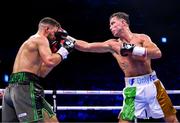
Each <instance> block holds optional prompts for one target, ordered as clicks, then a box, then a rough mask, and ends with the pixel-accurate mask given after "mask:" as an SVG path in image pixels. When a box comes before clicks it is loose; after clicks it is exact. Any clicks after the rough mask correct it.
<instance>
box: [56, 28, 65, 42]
mask: <svg viewBox="0 0 180 123" xmlns="http://www.w3.org/2000/svg"><path fill="white" fill-rule="evenodd" d="M54 35H55V37H56V40H59V41H60V40H62V39H65V38H66V37H67V36H68V33H67V31H66V30H64V29H62V28H61V29H59V30H58V31H57V32H55V34H54Z"/></svg>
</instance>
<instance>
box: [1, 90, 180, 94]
mask: <svg viewBox="0 0 180 123" xmlns="http://www.w3.org/2000/svg"><path fill="white" fill-rule="evenodd" d="M3 91H4V89H0V92H3ZM44 93H45V94H53V90H44ZM167 93H168V94H180V90H167ZM56 94H68V95H80V94H89V95H118V94H122V91H111V90H110V91H109V90H108V91H106V90H101V91H91V90H56Z"/></svg>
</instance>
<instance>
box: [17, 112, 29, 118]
mask: <svg viewBox="0 0 180 123" xmlns="http://www.w3.org/2000/svg"><path fill="white" fill-rule="evenodd" d="M25 116H27V113H21V114H18V117H19V118H21V117H25Z"/></svg>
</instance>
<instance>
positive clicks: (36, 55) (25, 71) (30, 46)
mask: <svg viewBox="0 0 180 123" xmlns="http://www.w3.org/2000/svg"><path fill="white" fill-rule="evenodd" d="M60 28H61V26H60V23H59V22H57V21H56V20H55V19H53V18H50V17H45V18H43V19H41V20H40V22H39V24H38V31H37V33H36V34H34V35H32V36H30V37H29V38H28V39H27V40H26V41H25V42H24V43H23V44H22V45H21V47H20V48H19V51H18V53H17V55H16V58H15V62H14V65H13V70H12V74H11V76H10V81H9V85H8V87H6V89H5V91H4V97H3V103H2V122H58V119H57V117H56V115H55V113H54V112H53V110H52V108H51V106H50V104H49V103H48V102H47V101H46V100H45V98H44V90H43V87H42V86H41V79H42V78H44V77H45V76H46V75H47V74H48V73H49V72H50V71H51V70H52V69H53V68H54V67H55V66H57V65H58V64H59V63H60V62H61V61H62V60H63V59H65V58H67V55H68V54H69V52H68V49H67V48H68V47H67V46H66V44H63V43H65V42H63V43H61V44H62V45H63V46H62V45H59V44H56V45H55V44H54V43H52V42H53V41H54V40H56V41H57V40H61V39H62V38H63V37H62V38H61V39H58V38H59V37H60V36H59V37H57V38H56V36H55V34H56V33H57V32H58V30H59V29H60ZM49 42H50V43H49ZM64 46H66V48H65V47H64ZM50 47H51V49H50Z"/></svg>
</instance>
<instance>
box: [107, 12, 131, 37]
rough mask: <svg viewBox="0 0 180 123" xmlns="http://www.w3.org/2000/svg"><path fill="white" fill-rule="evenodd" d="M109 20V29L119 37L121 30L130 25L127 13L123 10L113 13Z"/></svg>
mask: <svg viewBox="0 0 180 123" xmlns="http://www.w3.org/2000/svg"><path fill="white" fill-rule="evenodd" d="M109 21H110V30H111V32H112V34H113V35H114V36H115V37H119V35H120V33H121V32H122V30H123V29H124V28H126V27H128V26H129V25H130V21H129V15H128V14H126V13H124V12H117V13H113V14H112V15H111V16H110V18H109Z"/></svg>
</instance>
